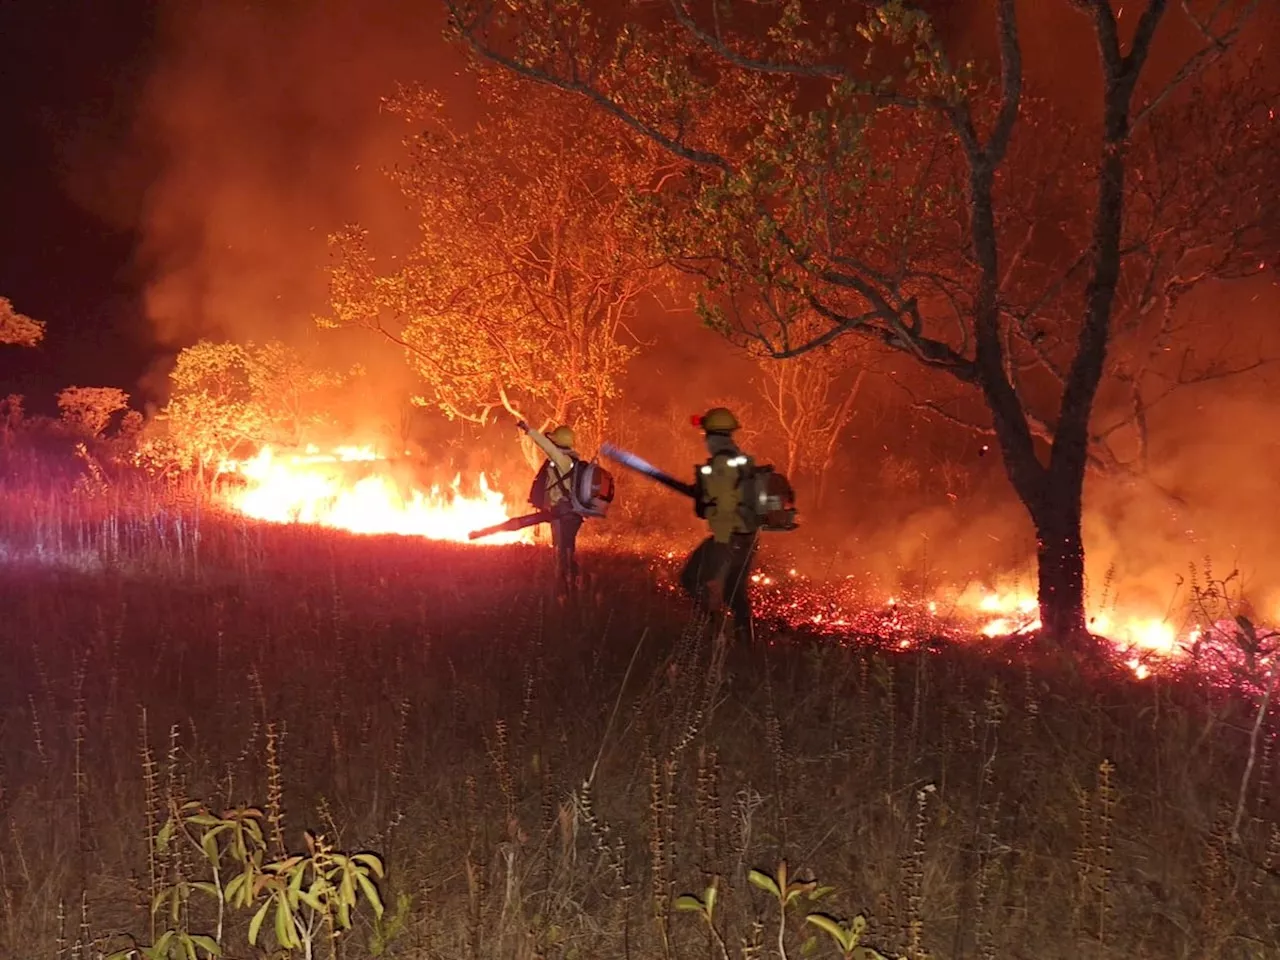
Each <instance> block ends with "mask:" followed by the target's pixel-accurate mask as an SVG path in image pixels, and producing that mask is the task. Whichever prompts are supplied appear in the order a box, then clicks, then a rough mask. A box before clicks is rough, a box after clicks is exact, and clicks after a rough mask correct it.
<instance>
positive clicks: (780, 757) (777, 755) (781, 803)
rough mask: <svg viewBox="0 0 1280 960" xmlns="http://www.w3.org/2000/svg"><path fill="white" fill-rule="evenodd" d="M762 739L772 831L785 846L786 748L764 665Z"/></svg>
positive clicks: (787, 803)
mask: <svg viewBox="0 0 1280 960" xmlns="http://www.w3.org/2000/svg"><path fill="white" fill-rule="evenodd" d="M764 692H765V699H764V710H765V713H764V739H765V744H766V745H767V746H768V748H769V761H770V770H771V772H772V773H773V792H774V796H775V797H776V798H777V799H776V801H775V803H774V805H773V811H774V823H775V824H776V827H775V832H776V835H777V837H778V844H779V849H780V850H786V849H787V839H788V837H787V830H788V826H789V824H790V816H789V815H788V810H790V808H791V803H790V800H791V797H790V789H789V788H790V781H789V780H788V778H787V769H786V759H787V758H786V748H785V746H784V744H783V742H782V722H781V721H780V720H779V719H778V709H777V703H776V701H775V700H774V695H773V677H772V671H771V670H770V669H769V666H768V664H766V665H765V668H764Z"/></svg>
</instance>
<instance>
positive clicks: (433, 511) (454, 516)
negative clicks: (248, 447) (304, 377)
mask: <svg viewBox="0 0 1280 960" xmlns="http://www.w3.org/2000/svg"><path fill="white" fill-rule="evenodd" d="M385 459H386V458H385V457H382V456H380V455H378V454H377V453H376V452H375V451H374V450H373V449H372V448H371V447H356V446H348V447H338V448H336V449H335V450H334V451H333V452H332V453H324V452H321V451H320V450H318V449H317V448H316V447H314V446H312V447H307V448H306V450H305V452H304V453H301V454H291V455H289V456H279V455H277V454H276V452H275V451H274V450H273V449H272V448H271V447H263V448H262V449H261V450H260V451H259V452H258V454H257V455H256V456H254V457H252V458H250V459H248V460H236V461H228V462H225V463H223V464H222V465H221V467H220V472H222V473H224V474H231V475H233V476H236V477H239V478H241V479H242V480H243V481H244V482H243V485H241V486H237V487H233V488H231V489H228V490H227V491H226V492H225V493H224V494H223V500H224V502H225V503H226V505H227V506H228V507H230V508H231V509H233V510H236V511H237V512H239V513H242V514H244V515H245V516H248V517H253V518H254V519H257V520H265V521H268V522H271V523H309V524H316V525H318V526H324V527H333V528H336V529H340V530H347V531H349V532H351V533H363V534H402V535H408V536H419V537H426V538H428V539H431V540H451V541H456V542H463V543H465V542H468V540H467V534H468V533H469V532H470V531H472V530H478V529H480V528H481V527H487V526H491V525H493V524H495V523H501V522H502V521H503V520H505V519H506V518H507V516H508V513H507V505H506V503H505V501H504V499H503V496H502V494H501V493H499V492H498V491H496V490H493V489H492V488H491V487H490V486H489V482H488V480H487V478H486V477H485V476H484V474H481V475H480V477H479V484H478V486H479V493H478V495H476V496H467V495H464V494H463V493H462V490H461V477H460V476H458V477H454V480H453V483H452V484H450V485H449V486H448V487H443V488H442V487H441V486H440V485H436V486H433V487H431V488H430V489H429V490H425V491H424V490H420V489H416V488H410V489H408V490H404V489H401V487H400V486H399V485H398V484H397V483H396V482H395V480H393V479H392V478H391V477H388V476H385V475H382V474H378V473H370V474H367V475H365V476H363V477H360V478H358V479H352V478H351V476H350V475H349V470H348V469H347V468H343V467H342V466H341V465H342V464H352V463H375V462H377V461H382V460H385ZM532 540H533V531H532V530H531V529H525V530H520V531H516V532H514V533H502V534H497V535H495V536H492V537H489V538H488V539H487V541H486V542H488V543H528V542H532Z"/></svg>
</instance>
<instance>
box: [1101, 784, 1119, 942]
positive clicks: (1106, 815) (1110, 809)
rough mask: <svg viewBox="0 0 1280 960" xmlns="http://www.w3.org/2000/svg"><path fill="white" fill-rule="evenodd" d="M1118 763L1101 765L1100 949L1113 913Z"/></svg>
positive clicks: (1104, 940) (1105, 940) (1105, 938)
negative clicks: (1112, 893)
mask: <svg viewBox="0 0 1280 960" xmlns="http://www.w3.org/2000/svg"><path fill="white" fill-rule="evenodd" d="M1115 769H1116V767H1115V764H1113V763H1112V762H1111V761H1110V760H1103V761H1102V763H1101V764H1099V765H1098V873H1097V877H1098V946H1099V947H1104V946H1105V945H1106V942H1107V930H1108V927H1107V920H1108V917H1109V913H1110V906H1111V904H1110V892H1111V873H1112V865H1111V857H1112V854H1113V853H1114V852H1115V851H1114V848H1113V846H1112V830H1113V828H1114V826H1115V807H1116V791H1115V787H1114V786H1113V785H1112V782H1111V775H1112V774H1113V773H1115Z"/></svg>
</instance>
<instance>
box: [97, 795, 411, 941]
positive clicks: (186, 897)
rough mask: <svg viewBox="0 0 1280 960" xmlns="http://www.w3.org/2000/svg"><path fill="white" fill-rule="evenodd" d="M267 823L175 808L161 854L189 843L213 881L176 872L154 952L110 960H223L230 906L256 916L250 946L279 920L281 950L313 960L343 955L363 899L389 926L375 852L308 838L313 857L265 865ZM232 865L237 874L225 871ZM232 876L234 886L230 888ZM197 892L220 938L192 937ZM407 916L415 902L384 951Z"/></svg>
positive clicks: (253, 816) (243, 812)
mask: <svg viewBox="0 0 1280 960" xmlns="http://www.w3.org/2000/svg"><path fill="white" fill-rule="evenodd" d="M264 817H265V815H264V813H263V812H262V811H261V810H260V809H258V808H257V807H243V806H242V807H238V808H236V809H234V810H228V811H226V812H224V813H223V814H222V816H214V815H213V814H211V813H209V812H208V810H207V809H206V808H205V806H204V805H203V804H202V803H200V802H199V801H191V802H189V803H185V804H183V805H182V806H181V807H176V806H175V808H174V809H173V811H172V813H171V814H170V816H169V819H168V820H167V821H166V822H165V824H164V826H162V827H161V828H160V830H159V832H158V833H157V835H156V840H155V844H156V848H157V851H161V852H164V851H168V849H169V848H170V846H171V845H172V844H173V843H175V842H180V841H182V840H185V841H187V842H188V843H189V844H190V845H191V846H192V847H193V848H194V849H195V850H197V851H198V852H199V853H200V854H201V855H202V856H203V859H204V862H205V863H206V864H207V866H208V868H209V872H210V877H211V879H210V880H207V881H205V880H201V881H195V880H191V879H189V878H188V877H186V876H185V875H183V874H182V873H181V872H180V871H176V872H175V876H174V879H173V881H172V882H171V883H169V884H168V885H166V886H164V887H163V888H162V889H161V890H160V891H159V892H158V893H157V894H156V896H155V898H154V899H153V901H152V903H151V913H152V916H153V917H156V916H158V915H159V914H160V913H161V911H165V910H167V915H168V923H169V926H168V927H167V928H166V929H164V930H163V931H161V932H160V933H159V935H158V936H157V937H156V938H155V942H154V943H153V944H152V945H150V946H134V947H131V948H129V949H126V950H121V951H118V952H116V953H113V954H111V955H109V956H108V957H107V960H134V958H137V957H144V958H146V960H202V958H208V957H219V956H222V955H223V948H224V944H223V934H224V930H225V907H226V905H230V906H232V907H233V908H236V909H239V910H253V911H254V913H253V918H252V919H251V920H250V922H249V933H248V939H249V943H250V945H252V946H257V945H258V940H259V938H260V935H261V932H262V927H263V924H264V923H265V922H266V920H267V917H268V915H271V918H272V929H273V932H274V933H275V938H276V943H277V944H278V946H279V947H280V949H282V950H285V951H288V952H290V953H292V952H293V951H295V950H300V951H301V953H302V956H303V957H305V958H306V960H312V958H314V957H315V956H316V955H317V954H316V947H317V945H318V944H319V943H320V941H321V939H322V938H323V939H327V940H328V941H329V944H330V951H331V956H336V955H337V953H336V942H337V940H338V937H339V936H341V934H342V933H343V932H345V931H347V930H350V929H351V928H352V912H353V911H354V910H355V908H356V907H357V906H359V903H360V901H361V899H363V900H365V901H367V902H368V904H369V906H370V907H372V908H373V912H374V916H375V917H376V918H377V920H378V921H381V919H382V916H383V904H382V897H381V895H380V894H379V892H378V888H377V887H376V886H375V885H374V881H373V878H374V877H376V878H378V879H381V878H382V877H383V875H384V868H383V865H382V860H381V858H379V857H378V856H377V855H376V854H372V853H356V854H348V853H341V852H338V851H336V850H334V849H333V848H332V847H331V846H329V844H328V843H327V842H326V840H325V838H324V837H323V836H322V835H319V834H314V833H311V832H308V833H307V834H306V842H307V852H306V853H305V854H294V855H291V856H285V857H281V858H280V859H277V860H274V861H271V862H266V863H264V859H265V854H266V851H267V848H268V844H267V839H266V836H265V835H264V833H263V829H262V821H263V819H264ZM174 860H175V862H176V861H177V858H174ZM228 860H229V861H230V864H227V862H226V861H228ZM227 866H230V867H232V869H231V870H230V871H227V870H225V869H224V868H225V867H227ZM228 873H230V874H231V876H230V879H228V880H226V881H225V883H224V877H226V876H227V875H228ZM195 893H203V894H205V895H207V896H208V897H209V898H210V899H211V900H212V901H213V902H214V903H216V904H217V919H216V927H215V933H214V934H213V935H212V936H210V935H207V934H194V933H191V932H190V930H189V927H188V923H189V917H190V903H191V900H192V895H193V894H195ZM255 908H256V909H255ZM273 908H274V910H273ZM406 910H407V903H406V902H404V899H403V898H402V901H401V902H400V903H399V904H398V909H397V915H396V918H393V920H392V922H391V923H390V924H389V925H388V927H387V928H385V929H384V928H382V927H381V925H379V927H378V931H379V945H380V947H381V948H382V951H385V946H386V943H387V941H389V940H390V939H391V938H392V937H394V936H395V934H396V933H397V932H398V930H399V926H403V922H404V921H403V915H404V913H405V912H406ZM397 920H398V923H399V926H397ZM382 951H379V952H382ZM375 955H376V954H375Z"/></svg>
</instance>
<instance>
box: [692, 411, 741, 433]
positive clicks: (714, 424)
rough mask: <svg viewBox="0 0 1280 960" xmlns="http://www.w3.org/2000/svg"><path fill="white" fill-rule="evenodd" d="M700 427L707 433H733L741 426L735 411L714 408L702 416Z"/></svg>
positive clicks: (699, 422)
mask: <svg viewBox="0 0 1280 960" xmlns="http://www.w3.org/2000/svg"><path fill="white" fill-rule="evenodd" d="M698 425H699V426H700V427H702V429H703V430H705V431H706V432H707V433H733V431H735V430H737V429H738V428H739V427H740V426H741V424H739V423H738V418H737V417H735V416H734V415H733V411H731V410H727V409H725V408H724V407H712V408H711V409H710V410H708V411H707V412H706V413H704V414H703V415H702V418H701V419H700V420H699V421H698Z"/></svg>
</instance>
